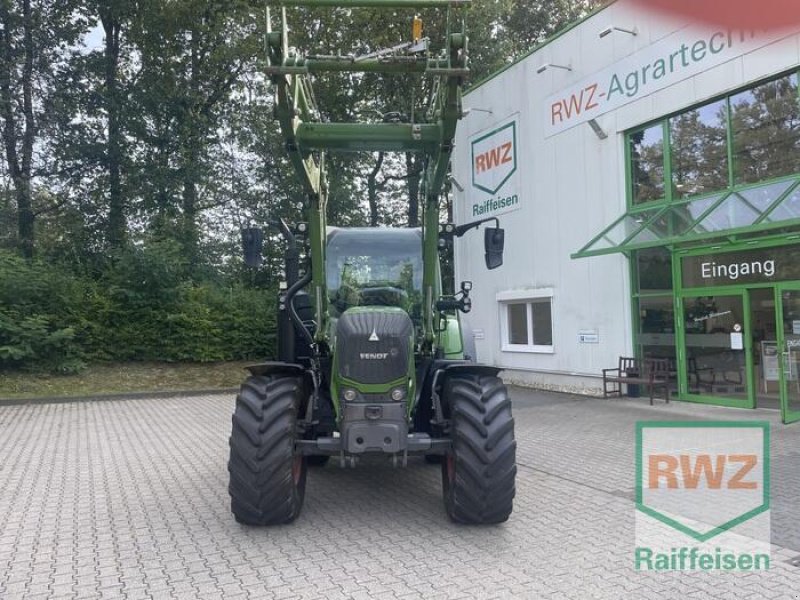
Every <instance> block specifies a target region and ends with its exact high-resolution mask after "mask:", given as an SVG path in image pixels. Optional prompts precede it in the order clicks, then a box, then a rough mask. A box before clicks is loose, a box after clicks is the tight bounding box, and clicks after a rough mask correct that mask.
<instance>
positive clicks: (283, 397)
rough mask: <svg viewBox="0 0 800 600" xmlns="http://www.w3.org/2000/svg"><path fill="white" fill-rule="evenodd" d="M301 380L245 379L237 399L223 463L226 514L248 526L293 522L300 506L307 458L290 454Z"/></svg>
mask: <svg viewBox="0 0 800 600" xmlns="http://www.w3.org/2000/svg"><path fill="white" fill-rule="evenodd" d="M302 393H303V382H302V380H301V379H300V378H298V377H285V376H258V377H249V378H248V379H247V380H246V381H245V382H244V384H242V388H241V390H240V392H239V395H238V396H237V397H236V410H235V411H234V413H233V429H232V431H231V438H230V447H231V454H230V460H229V461H228V471H229V472H230V484H229V486H228V491H229V493H230V495H231V512H233V516H234V517H235V518H236V520H237V521H238V522H240V523H244V524H247V525H278V524H281V523H289V522H291V521H294V520H295V519H296V518H297V516H298V515H299V514H300V510H301V509H302V507H303V498H304V496H305V491H306V460H305V458H304V457H303V456H302V455H299V454H295V451H294V443H295V439H296V437H297V413H298V410H299V409H300V406H301V404H302Z"/></svg>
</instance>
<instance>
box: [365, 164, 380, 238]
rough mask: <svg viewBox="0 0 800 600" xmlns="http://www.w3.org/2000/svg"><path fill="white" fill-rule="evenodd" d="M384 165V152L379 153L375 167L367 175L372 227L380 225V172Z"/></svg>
mask: <svg viewBox="0 0 800 600" xmlns="http://www.w3.org/2000/svg"><path fill="white" fill-rule="evenodd" d="M382 166H383V152H379V153H378V159H377V160H376V161H375V167H374V168H373V169H372V170H371V171H370V172H369V175H368V176H367V200H368V201H369V224H370V227H377V226H378V173H380V172H381V167H382Z"/></svg>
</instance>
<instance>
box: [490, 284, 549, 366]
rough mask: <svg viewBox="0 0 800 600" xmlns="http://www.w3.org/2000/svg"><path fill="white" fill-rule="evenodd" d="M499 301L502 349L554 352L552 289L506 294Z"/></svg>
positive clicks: (498, 297)
mask: <svg viewBox="0 0 800 600" xmlns="http://www.w3.org/2000/svg"><path fill="white" fill-rule="evenodd" d="M497 300H498V301H499V302H500V309H501V310H500V318H501V328H500V329H501V339H502V350H504V351H506V352H550V353H552V352H553V310H552V300H553V293H552V290H530V291H521V292H503V293H501V294H498V295H497Z"/></svg>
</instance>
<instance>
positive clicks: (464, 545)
mask: <svg viewBox="0 0 800 600" xmlns="http://www.w3.org/2000/svg"><path fill="white" fill-rule="evenodd" d="M512 395H513V398H514V402H515V407H514V410H515V416H516V420H517V430H516V435H517V439H518V444H519V447H518V448H519V449H518V460H519V475H518V480H517V498H516V503H515V511H514V513H513V515H512V517H511V520H510V521H509V522H508V523H507V524H504V525H501V526H499V527H460V526H457V525H454V524H452V523H450V522H448V521H447V519H446V517H445V514H444V509H443V506H442V500H441V487H440V486H441V484H440V475H439V469H438V468H437V467H434V466H430V465H426V464H425V463H424V462H423V461H421V460H419V459H414V460H412V461H411V462H410V465H409V467H408V468H407V469H394V468H392V467H391V466H390V465H389V464H388V463H387V462H386V461H384V460H379V459H369V460H365V461H364V462H363V464H362V465H360V466H359V467H358V468H356V469H347V470H341V469H339V468H338V467H337V466H335V465H333V464H330V465H328V466H327V467H325V468H321V469H314V470H312V471H311V472H310V474H309V479H308V486H307V495H306V506H305V508H304V510H303V514H302V515H301V517H300V518H299V519H298V521H297V522H295V523H294V524H292V525H288V526H283V527H275V528H270V529H253V528H246V527H242V526H240V525H238V524H237V523H236V522H235V521H234V520H233V518H232V517H231V515H230V512H229V498H228V494H227V483H228V481H227V471H226V460H227V438H228V435H229V428H230V414H231V411H232V407H233V403H232V398H230V397H228V396H220V395H208V396H199V397H193V398H173V399H152V400H149V399H142V400H129V401H97V402H76V403H69V404H50V405H20V406H0V456H1V457H2V460H0V481H2V482H4V483H3V485H2V486H0V523H2V527H0V598H3V600H5V599H12V600H13V599H17V598H19V599H23V598H24V599H26V600H27V599H28V598H33V597H37V596H38V597H41V598H60V597H65V598H66V597H73V598H128V599H138V598H154V599H157V600H158V599H164V600H166V599H170V600H172V599H174V598H186V599H189V598H191V599H195V598H225V599H228V598H242V599H245V598H253V599H272V598H275V599H287V600H289V599H294V598H300V599H322V598H325V599H337V598H341V599H344V600H360V599H364V600H372V599H376V600H396V599H408V600H411V599H412V598H426V599H448V600H456V599H461V598H463V599H481V600H488V599H493V598H497V599H502V598H515V599H516V598H547V597H552V598H576V599H580V600H585V599H586V598H614V599H617V598H674V597H687V598H688V597H692V598H720V599H722V598H734V597H735V598H746V597H753V598H772V597H775V598H787V599H791V600H800V568H795V567H792V566H790V565H789V564H788V563H785V562H781V563H780V564H775V565H774V568H773V569H772V570H771V571H770V572H768V573H728V574H726V575H725V576H722V575H716V574H713V573H637V572H635V571H634V570H633V569H632V565H631V560H630V552H631V548H632V545H633V540H634V512H633V485H634V483H633V477H634V465H633V460H632V457H633V445H634V437H633V431H634V427H635V423H636V421H637V420H644V419H662V420H663V419H666V420H688V419H717V420H725V419H731V420H733V419H743V418H760V419H768V420H770V421H772V422H773V423H775V425H774V427H773V436H772V437H773V457H772V465H773V466H772V469H773V505H772V528H773V543H775V544H776V545H777V547H780V548H781V549H782V550H779V553H780V555H781V556H785V557H792V556H797V555H800V518H798V512H797V498H800V425H797V426H795V427H791V426H788V427H785V426H782V425H779V424H778V423H777V416H776V414H775V413H770V412H766V411H758V412H752V411H751V412H746V411H736V410H733V409H721V408H716V407H706V406H695V405H689V404H684V403H678V402H675V403H672V404H670V405H668V406H667V405H657V406H656V407H649V406H647V405H646V404H644V403H642V402H641V401H633V400H599V399H592V398H582V397H577V396H569V395H562V394H552V393H542V392H533V391H530V390H522V389H514V390H513V394H512Z"/></svg>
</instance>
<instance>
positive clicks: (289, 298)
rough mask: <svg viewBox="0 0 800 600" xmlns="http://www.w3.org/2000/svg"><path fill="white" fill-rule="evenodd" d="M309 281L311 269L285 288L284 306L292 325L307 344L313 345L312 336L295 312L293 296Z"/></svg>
mask: <svg viewBox="0 0 800 600" xmlns="http://www.w3.org/2000/svg"><path fill="white" fill-rule="evenodd" d="M310 282H311V271H310V270H309V271H308V272H307V273H306V274H305V275H303V276H302V277H301V278H300V279H298V280H297V281H295V282H294V283H293V284H292V285H291V287H290V288H289V289H288V290H286V307H287V308H288V309H289V318H291V319H292V323H294V326H295V327H296V328H297V329H298V330H299V331H300V332H301V333H302V334H303V337H304V338H306V341H307V342H308V343H309V345H311V346H313V345H314V336H312V335H311V333H310V332H309V331H308V329H306V326H305V325H304V324H303V321H302V319H301V318H300V315H298V314H297V309H295V307H294V297H295V296H296V295H297V292H299V291H300V290H301V289H303V288H304V287H305V286H307V285H308V284H309V283H310Z"/></svg>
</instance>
